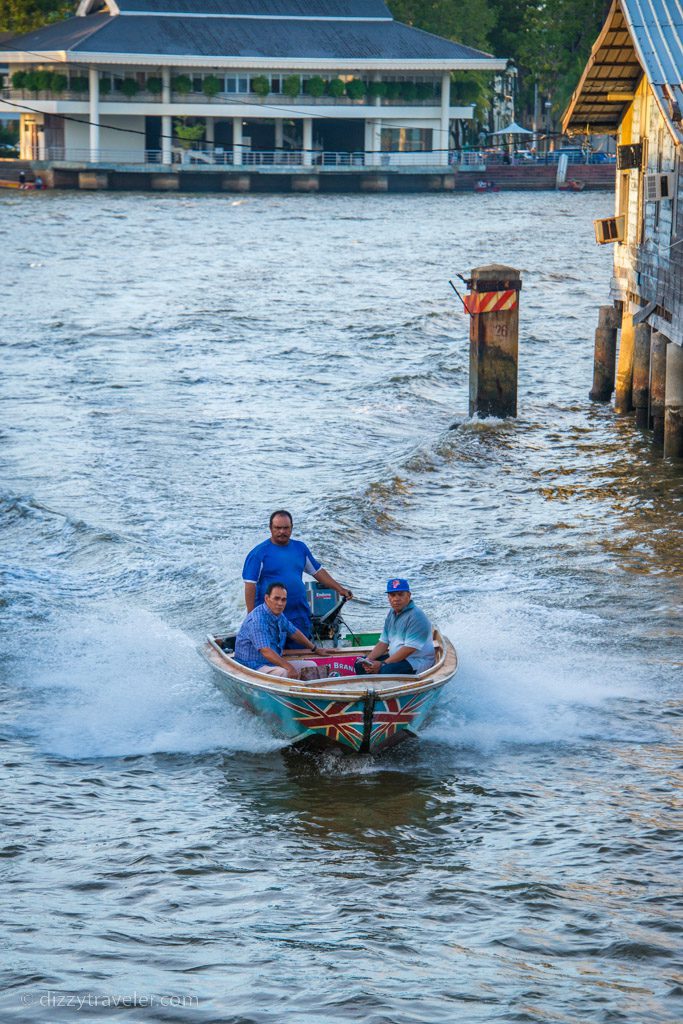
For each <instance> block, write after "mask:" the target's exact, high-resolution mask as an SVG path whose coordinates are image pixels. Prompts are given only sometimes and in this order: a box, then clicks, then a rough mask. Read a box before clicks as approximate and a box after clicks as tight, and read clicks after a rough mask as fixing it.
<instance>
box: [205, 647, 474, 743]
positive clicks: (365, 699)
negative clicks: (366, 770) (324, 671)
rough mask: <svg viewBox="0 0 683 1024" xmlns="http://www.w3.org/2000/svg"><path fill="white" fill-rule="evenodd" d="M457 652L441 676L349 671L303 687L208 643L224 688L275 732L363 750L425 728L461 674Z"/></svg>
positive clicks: (287, 737)
mask: <svg viewBox="0 0 683 1024" xmlns="http://www.w3.org/2000/svg"><path fill="white" fill-rule="evenodd" d="M449 646H450V645H449ZM451 652H452V655H450V664H449V665H448V666H447V669H446V671H440V672H439V673H438V674H437V675H436V677H435V678H423V677H419V676H417V677H414V678H413V677H410V676H403V677H399V676H393V677H387V676H372V677H367V678H366V679H362V678H359V677H356V676H354V677H353V678H349V677H348V676H347V677H345V678H339V679H335V680H334V681H332V680H325V681H324V682H322V683H321V682H316V683H311V684H309V685H307V686H302V684H300V683H298V684H292V683H290V682H285V681H283V680H276V679H275V678H274V677H272V676H271V677H268V676H264V675H262V674H261V673H257V672H253V671H251V670H248V669H244V667H243V666H240V665H239V664H237V663H235V662H234V660H233V659H232V658H230V657H229V656H226V655H225V654H224V652H223V651H222V650H221V649H220V647H219V646H218V645H217V644H216V643H215V641H214V640H213V638H209V641H208V643H207V644H206V645H205V646H204V648H202V654H203V655H204V657H205V658H206V660H207V661H208V662H209V664H211V666H212V667H213V668H214V669H215V670H216V672H217V675H216V682H217V684H218V685H219V687H220V688H221V690H223V692H224V693H225V694H226V696H228V697H229V698H230V700H231V701H232V702H233V703H235V704H237V705H238V706H240V707H243V708H245V709H246V710H248V711H250V712H252V713H253V714H255V715H256V716H258V717H259V718H260V719H262V720H263V721H264V722H265V723H266V724H267V725H268V727H269V728H270V729H271V731H272V732H273V733H274V735H276V736H278V737H280V738H282V739H284V740H286V741H287V742H289V743H291V744H297V745H299V744H300V745H304V746H312V747H316V748H320V747H327V746H334V747H339V748H341V749H343V750H346V751H349V752H361V753H362V752H371V753H375V752H378V751H381V750H384V749H385V748H387V747H390V746H393V745H394V744H396V743H398V742H400V741H401V740H403V739H406V738H407V737H409V736H416V735H417V734H418V733H419V732H420V730H421V729H422V728H423V726H424V725H425V723H426V722H427V720H428V719H429V717H430V715H431V714H432V712H433V710H434V706H435V705H436V703H437V701H438V698H439V695H440V693H441V691H442V690H443V688H444V686H445V685H446V683H447V682H448V681H449V679H450V678H452V676H453V675H454V673H455V669H456V666H457V659H456V657H455V652H454V651H453V649H452V647H451ZM344 653H346V652H344ZM340 654H341V652H340Z"/></svg>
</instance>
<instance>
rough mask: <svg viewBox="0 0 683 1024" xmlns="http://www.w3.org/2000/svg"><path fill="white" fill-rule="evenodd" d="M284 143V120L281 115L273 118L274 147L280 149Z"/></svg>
mask: <svg viewBox="0 0 683 1024" xmlns="http://www.w3.org/2000/svg"><path fill="white" fill-rule="evenodd" d="M284 144H285V122H284V121H283V120H282V118H281V117H276V118H275V148H276V149H282V147H283V146H284Z"/></svg>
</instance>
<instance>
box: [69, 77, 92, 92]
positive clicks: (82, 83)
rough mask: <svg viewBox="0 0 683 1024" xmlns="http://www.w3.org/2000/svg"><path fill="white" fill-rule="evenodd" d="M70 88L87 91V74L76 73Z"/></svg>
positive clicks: (73, 90) (74, 90) (75, 90)
mask: <svg viewBox="0 0 683 1024" xmlns="http://www.w3.org/2000/svg"><path fill="white" fill-rule="evenodd" d="M70 88H71V91H72V92H87V91H88V79H87V78H86V77H85V75H76V77H75V78H72V79H71V84H70Z"/></svg>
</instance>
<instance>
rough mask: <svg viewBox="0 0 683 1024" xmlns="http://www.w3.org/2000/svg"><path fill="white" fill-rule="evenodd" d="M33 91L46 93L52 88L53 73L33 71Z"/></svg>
mask: <svg viewBox="0 0 683 1024" xmlns="http://www.w3.org/2000/svg"><path fill="white" fill-rule="evenodd" d="M34 75H35V78H34V83H35V84H34V86H33V88H34V90H35V91H36V92H48V90H49V89H51V88H52V79H53V78H54V72H52V71H35V72H34Z"/></svg>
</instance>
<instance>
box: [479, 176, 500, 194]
mask: <svg viewBox="0 0 683 1024" xmlns="http://www.w3.org/2000/svg"><path fill="white" fill-rule="evenodd" d="M474 191H475V192H479V193H484V192H500V187H499V186H498V185H496V183H495V182H494V181H484V180H483V179H482V180H481V181H477V182H476V183H475V185H474Z"/></svg>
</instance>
